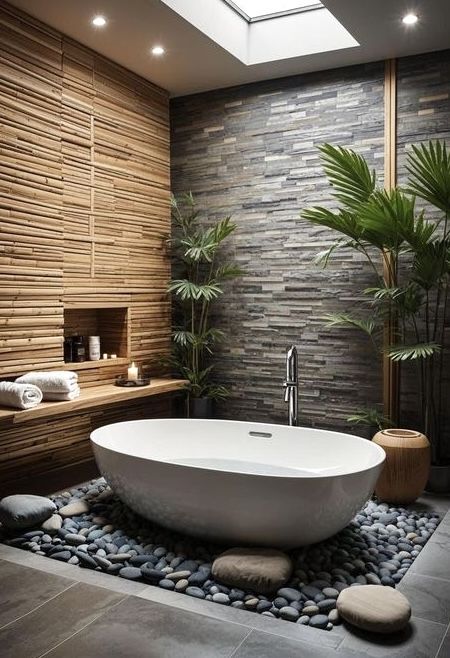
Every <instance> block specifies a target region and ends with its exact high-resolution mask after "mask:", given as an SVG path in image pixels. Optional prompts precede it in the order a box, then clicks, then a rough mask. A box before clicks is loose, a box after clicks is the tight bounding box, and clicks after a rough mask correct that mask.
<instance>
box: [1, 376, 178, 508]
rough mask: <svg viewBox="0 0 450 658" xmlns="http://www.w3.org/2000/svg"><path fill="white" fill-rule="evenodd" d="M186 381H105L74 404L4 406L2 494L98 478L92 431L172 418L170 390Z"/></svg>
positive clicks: (51, 488)
mask: <svg viewBox="0 0 450 658" xmlns="http://www.w3.org/2000/svg"><path fill="white" fill-rule="evenodd" d="M184 383H185V382H184V381H183V380H180V379H161V378H157V379H156V378H155V379H152V382H151V384H149V385H148V386H142V387H136V388H122V387H119V386H114V384H102V385H100V386H91V387H87V388H84V389H83V388H82V389H81V390H82V392H81V395H80V397H79V398H77V399H76V400H70V401H68V402H41V404H39V405H37V406H36V407H33V408H32V409H22V410H18V409H9V408H5V407H0V497H1V496H2V495H7V494H9V493H50V492H52V491H56V490H57V489H61V488H64V487H68V486H71V485H73V484H76V483H77V482H80V481H82V480H85V479H88V478H89V477H92V476H93V475H95V473H96V469H95V464H94V461H93V454H92V450H91V446H90V441H89V435H90V433H91V432H92V431H93V430H94V429H96V428H97V427H101V426H103V425H107V424H109V423H117V422H121V421H127V420H139V419H143V418H167V417H168V416H171V415H172V396H171V395H170V394H171V393H172V394H173V393H176V392H177V391H180V390H181V389H182V388H183V386H184ZM80 469H81V470H80ZM83 469H84V470H83ZM83 474H84V475H83Z"/></svg>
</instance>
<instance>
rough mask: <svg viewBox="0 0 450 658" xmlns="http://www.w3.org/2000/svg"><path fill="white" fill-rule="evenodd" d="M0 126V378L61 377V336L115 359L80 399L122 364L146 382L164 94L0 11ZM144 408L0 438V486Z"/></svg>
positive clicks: (158, 320)
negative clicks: (78, 335)
mask: <svg viewBox="0 0 450 658" xmlns="http://www.w3.org/2000/svg"><path fill="white" fill-rule="evenodd" d="M0 116H1V121H0V379H1V378H13V377H14V376H17V375H19V374H21V373H23V372H26V371H28V370H32V369H54V368H62V367H64V357H63V339H64V335H69V334H70V333H71V331H72V330H74V329H75V327H74V325H78V326H77V329H79V328H80V327H82V328H84V330H85V331H87V332H91V331H92V332H93V333H94V334H97V333H99V332H101V331H103V332H104V333H105V336H104V345H103V351H105V352H110V353H117V354H118V356H120V357H121V358H119V359H117V361H115V362H113V361H111V362H110V363H108V364H107V365H105V364H99V363H93V364H92V366H89V365H88V364H86V366H83V367H82V368H80V370H79V371H78V374H79V379H80V383H81V386H82V388H89V387H92V386H98V385H99V384H110V383H112V382H113V381H114V378H115V376H116V375H118V374H122V373H125V372H126V364H125V363H124V361H123V359H124V358H128V357H129V358H130V359H132V360H134V361H136V362H138V363H139V364H141V365H147V366H150V372H152V363H154V362H155V357H156V355H159V354H160V353H164V352H166V351H167V349H168V347H169V345H170V307H169V302H168V299H167V296H166V294H165V289H166V285H167V281H168V278H169V273H170V261H169V254H168V252H167V250H166V247H165V245H166V238H167V236H168V235H169V234H170V204H169V108H168V95H167V93H166V92H165V91H163V90H162V89H159V88H158V87H156V86H154V85H152V84H151V83H150V82H148V81H146V80H143V79H141V78H139V77H138V76H136V75H134V74H132V73H131V72H129V71H127V70H125V69H123V68H121V67H120V66H118V65H116V64H114V63H112V62H109V61H108V60H106V59H104V58H103V57H101V56H99V55H98V54H96V53H94V52H93V51H91V50H89V49H87V48H85V47H83V46H81V45H80V44H78V43H76V42H74V41H72V40H70V39H68V38H67V37H65V36H63V35H62V34H60V33H58V32H57V31H55V30H53V29H52V28H50V27H48V26H46V25H43V24H42V23H40V22H39V21H36V20H35V19H33V18H31V17H30V16H28V15H26V14H24V13H22V12H21V11H19V10H17V9H16V8H14V7H12V6H11V5H9V4H8V3H6V2H4V0H0ZM108 307H111V309H109V308H108ZM77 316H78V317H77ZM152 374H155V373H154V370H153V372H152ZM153 406H154V405H152V408H153ZM117 407H120V405H117ZM166 408H167V405H166ZM144 409H148V405H147V404H146V403H144V402H135V403H133V410H132V411H128V410H127V411H125V410H123V409H122V408H121V411H120V412H119V411H117V410H114V412H112V411H105V412H103V411H101V410H99V409H96V410H95V413H94V412H93V414H90V413H89V411H88V410H86V411H83V413H82V414H80V415H78V416H76V417H75V415H73V414H72V415H70V417H68V418H65V417H64V419H59V418H51V419H44V420H38V419H36V421H35V424H34V425H33V426H31V424H28V423H27V424H26V427H25V426H22V427H21V428H19V427H13V428H8V427H4V426H3V431H2V432H1V439H0V440H1V442H2V443H1V452H0V478H3V477H9V476H12V474H13V473H14V472H16V475H17V476H19V475H24V474H25V473H24V472H23V469H27V471H28V470H29V471H30V472H31V471H33V472H35V471H36V469H37V470H39V469H41V468H44V466H45V465H46V464H47V465H49V466H51V467H52V468H53V467H54V466H55V465H62V464H63V463H67V462H68V461H71V460H75V461H76V460H80V459H83V458H84V456H86V454H88V453H89V456H90V449H89V444H88V442H87V436H88V433H89V429H90V427H92V426H93V424H95V423H97V422H102V421H103V420H105V419H106V418H109V417H112V416H114V417H115V415H119V416H120V417H122V415H123V416H125V415H126V414H128V413H131V414H133V413H136V414H138V415H139V414H142V413H144ZM108 414H109V415H108ZM33 422H34V421H33ZM13 446H15V447H14V449H13ZM19 455H20V457H19ZM20 471H22V472H21V473H20Z"/></svg>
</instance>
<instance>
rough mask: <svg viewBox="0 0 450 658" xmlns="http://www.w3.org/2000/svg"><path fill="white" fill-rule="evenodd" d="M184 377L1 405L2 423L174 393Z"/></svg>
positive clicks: (96, 388) (0, 420)
mask: <svg viewBox="0 0 450 658" xmlns="http://www.w3.org/2000/svg"><path fill="white" fill-rule="evenodd" d="M184 383H185V382H184V381H183V380H182V379H152V381H151V383H150V384H149V385H148V386H137V387H133V388H125V387H120V386H114V384H102V385H101V386H91V387H89V388H86V389H84V390H83V389H82V391H81V395H80V397H78V398H76V399H75V400H69V401H67V402H41V403H40V404H38V405H37V406H36V407H33V408H32V409H11V408H10V407H0V424H1V423H2V422H3V421H12V422H13V423H24V422H26V421H29V420H36V419H37V418H48V417H49V416H60V415H62V414H67V413H70V412H73V411H83V410H90V409H94V408H95V407H103V406H105V405H110V404H114V403H116V402H117V403H118V402H126V401H127V400H137V399H140V398H146V397H150V396H153V395H161V394H162V393H170V392H172V391H178V390H180V389H182V388H183V386H184Z"/></svg>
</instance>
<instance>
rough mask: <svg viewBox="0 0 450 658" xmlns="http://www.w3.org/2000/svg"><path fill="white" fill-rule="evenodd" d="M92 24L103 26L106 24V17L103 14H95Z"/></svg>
mask: <svg viewBox="0 0 450 658" xmlns="http://www.w3.org/2000/svg"><path fill="white" fill-rule="evenodd" d="M92 25H95V27H104V26H105V25H106V18H105V17H104V16H95V17H94V18H93V19H92Z"/></svg>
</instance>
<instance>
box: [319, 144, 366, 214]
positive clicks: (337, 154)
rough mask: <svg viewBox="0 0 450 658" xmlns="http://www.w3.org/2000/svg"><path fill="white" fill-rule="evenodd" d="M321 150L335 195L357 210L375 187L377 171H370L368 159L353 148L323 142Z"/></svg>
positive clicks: (344, 203)
mask: <svg viewBox="0 0 450 658" xmlns="http://www.w3.org/2000/svg"><path fill="white" fill-rule="evenodd" d="M320 152H321V154H322V161H323V163H324V170H325V173H326V175H327V177H328V180H329V181H330V183H331V185H332V186H333V188H334V190H335V192H334V196H335V197H336V198H337V199H339V201H340V202H341V203H342V204H343V205H344V206H346V207H347V208H349V209H351V210H357V209H358V208H359V206H360V205H361V204H362V203H365V202H366V201H367V200H368V199H369V198H370V196H371V194H372V193H373V191H374V189H375V181H376V179H375V171H370V169H369V167H368V165H367V162H366V160H365V159H364V158H363V157H362V156H361V155H359V154H358V153H355V151H353V150H351V149H346V148H342V147H341V146H332V145H331V144H323V145H322V146H321V147H320Z"/></svg>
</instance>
